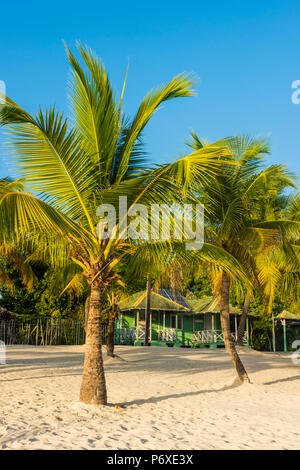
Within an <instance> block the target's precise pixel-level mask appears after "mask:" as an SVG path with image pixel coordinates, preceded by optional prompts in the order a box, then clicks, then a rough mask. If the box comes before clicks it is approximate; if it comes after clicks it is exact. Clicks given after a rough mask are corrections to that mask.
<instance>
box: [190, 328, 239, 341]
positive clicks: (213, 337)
mask: <svg viewBox="0 0 300 470" xmlns="http://www.w3.org/2000/svg"><path fill="white" fill-rule="evenodd" d="M231 336H232V339H233V340H234V341H236V337H235V333H231ZM194 343H197V344H211V343H224V338H223V333H222V330H214V332H213V331H212V330H203V331H195V332H194ZM243 343H244V344H247V332H246V331H245V333H244V336H243Z"/></svg>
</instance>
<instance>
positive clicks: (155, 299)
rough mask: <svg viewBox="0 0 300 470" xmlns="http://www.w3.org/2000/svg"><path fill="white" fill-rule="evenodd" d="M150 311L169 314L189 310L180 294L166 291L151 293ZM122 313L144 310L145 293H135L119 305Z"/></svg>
mask: <svg viewBox="0 0 300 470" xmlns="http://www.w3.org/2000/svg"><path fill="white" fill-rule="evenodd" d="M150 303H151V310H165V311H170V312H182V313H183V312H185V313H189V312H190V311H191V308H190V307H189V305H188V304H187V303H186V301H185V299H184V298H183V297H182V295H180V294H176V295H173V293H172V292H171V291H170V290H168V289H161V290H159V291H158V292H154V291H151V299H150ZM119 307H120V309H121V310H122V311H124V310H133V309H139V308H141V309H145V308H146V291H141V292H137V293H135V294H133V295H131V296H129V297H128V298H127V299H124V300H122V301H121V302H120V303H119Z"/></svg>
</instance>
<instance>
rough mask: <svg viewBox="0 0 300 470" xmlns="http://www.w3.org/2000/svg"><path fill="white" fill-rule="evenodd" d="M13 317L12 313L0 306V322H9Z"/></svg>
mask: <svg viewBox="0 0 300 470" xmlns="http://www.w3.org/2000/svg"><path fill="white" fill-rule="evenodd" d="M13 316H14V314H13V312H10V311H9V310H7V309H6V308H4V307H1V306H0V320H11V319H12V318H13Z"/></svg>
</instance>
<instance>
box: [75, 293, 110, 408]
mask: <svg viewBox="0 0 300 470" xmlns="http://www.w3.org/2000/svg"><path fill="white" fill-rule="evenodd" d="M101 294H102V292H101V288H100V287H98V286H92V287H91V295H90V303H89V304H90V308H89V316H88V323H87V332H86V342H85V348H86V350H85V357H84V366H83V376H82V382H81V388H80V400H81V401H83V402H84V403H87V404H94V405H106V404H107V393H106V383H105V374H104V368H103V359H102V325H101V307H102V299H101Z"/></svg>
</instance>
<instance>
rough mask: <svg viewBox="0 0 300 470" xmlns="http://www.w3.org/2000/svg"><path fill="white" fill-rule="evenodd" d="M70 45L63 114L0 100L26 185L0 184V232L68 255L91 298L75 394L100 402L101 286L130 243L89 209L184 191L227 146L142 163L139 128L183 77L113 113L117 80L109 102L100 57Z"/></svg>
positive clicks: (65, 259)
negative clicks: (127, 111) (101, 229)
mask: <svg viewBox="0 0 300 470" xmlns="http://www.w3.org/2000/svg"><path fill="white" fill-rule="evenodd" d="M77 47H78V50H79V53H80V56H81V59H82V60H83V63H84V65H81V64H80V63H79V61H78V60H77V59H76V58H75V56H74V55H73V54H72V53H71V51H70V50H69V49H68V48H66V50H67V56H68V61H69V64H70V67H71V72H72V77H73V79H72V84H71V96H70V102H71V108H72V119H71V120H70V121H69V120H68V119H66V118H64V116H63V115H62V114H60V113H58V112H57V111H56V109H55V107H53V108H50V109H48V110H46V111H45V112H43V111H42V110H41V109H40V110H39V111H38V113H37V114H34V115H30V114H29V113H28V112H26V111H25V110H24V109H22V108H21V107H20V106H18V105H17V104H16V103H14V102H13V101H12V100H10V99H9V98H6V104H5V105H2V106H1V108H0V125H2V126H6V127H8V129H9V135H8V142H9V145H10V147H11V148H12V149H13V155H14V158H15V160H16V161H17V165H18V170H19V172H20V174H21V175H22V176H23V177H24V181H25V183H26V187H27V188H28V189H29V190H30V191H31V192H27V193H26V192H22V191H20V190H16V189H14V188H7V187H3V186H2V187H1V186H0V225H1V227H4V229H3V230H2V231H1V234H0V237H1V243H2V244H3V245H6V246H9V244H11V243H15V244H19V245H21V244H22V243H31V245H32V247H33V248H34V250H35V251H36V255H37V254H39V255H40V256H41V257H44V258H47V260H51V261H52V262H53V263H55V264H56V265H58V266H60V267H61V268H63V267H64V266H65V265H67V264H70V262H73V263H74V264H75V265H77V267H78V269H79V271H80V274H81V275H82V276H83V277H84V278H85V279H86V282H87V283H88V284H89V286H90V302H89V315H88V323H87V334H86V350H85V360H84V370H83V378H82V383H81V390H80V399H81V400H82V401H83V402H85V403H95V404H106V403H107V391H106V384H105V375H104V369H103V359H102V346H101V308H102V294H103V290H104V289H106V290H109V289H110V286H111V284H112V283H113V282H115V281H116V279H117V273H116V267H117V265H118V263H119V262H120V260H121V259H122V257H123V256H124V254H126V253H127V252H128V246H129V245H130V243H129V242H128V240H125V239H123V238H122V236H120V235H118V236H116V237H113V236H106V237H103V236H102V235H103V234H101V233H100V234H99V233H97V222H98V218H97V215H96V212H97V208H98V206H99V205H100V204H103V203H107V202H109V203H113V204H115V207H116V212H117V214H118V208H119V206H118V201H119V196H120V195H123V196H124V195H125V196H127V198H128V208H130V207H131V206H132V205H133V204H134V203H137V202H139V203H143V204H150V203H151V202H155V203H157V202H160V201H164V202H165V201H166V200H167V201H173V200H174V199H175V200H176V198H178V197H180V195H179V196H178V193H180V191H178V188H181V187H184V191H185V193H187V192H188V191H189V190H190V188H191V187H192V186H193V185H194V184H195V185H199V184H200V185H201V184H202V183H205V182H206V181H207V180H208V179H210V180H211V179H212V178H213V175H214V174H215V173H216V171H217V169H218V167H219V165H220V156H222V155H224V154H227V152H228V150H227V149H225V147H224V145H222V143H216V144H212V145H211V146H207V147H206V148H205V149H199V150H196V151H193V152H192V153H191V154H189V155H187V156H186V157H184V158H181V159H179V160H178V161H175V162H173V163H171V164H169V165H160V166H159V167H157V168H154V169H147V168H145V165H144V162H143V153H142V147H141V133H142V131H143V129H144V128H145V126H146V124H147V123H148V121H149V120H150V118H151V117H152V116H153V114H154V113H155V111H156V110H157V109H158V108H159V106H160V105H161V104H162V103H163V102H165V101H169V100H170V99H173V98H178V97H187V96H191V95H193V91H192V85H193V81H192V79H191V77H190V76H188V75H179V76H177V77H175V78H173V79H172V80H171V81H170V82H169V83H168V84H167V85H164V86H161V87H158V88H156V89H154V90H151V91H150V93H148V94H147V95H146V96H145V98H144V99H143V100H142V102H141V104H140V106H139V108H138V110H137V113H136V115H135V117H134V118H133V119H132V120H129V119H127V118H126V117H125V115H124V112H123V111H122V100H123V94H124V88H123V91H122V94H121V98H120V99H119V100H117V99H116V96H115V94H114V92H113V89H112V86H111V83H110V81H109V79H108V76H107V73H106V70H105V68H104V66H103V64H101V63H100V62H99V60H98V59H97V57H96V56H95V55H94V54H93V53H92V52H91V51H90V50H89V49H87V48H86V47H82V46H81V45H80V44H78V46H77ZM124 87H125V84H124ZM120 222H122V220H121V221H120V220H119V219H118V218H117V224H119V223H120ZM107 235H108V234H107Z"/></svg>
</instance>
